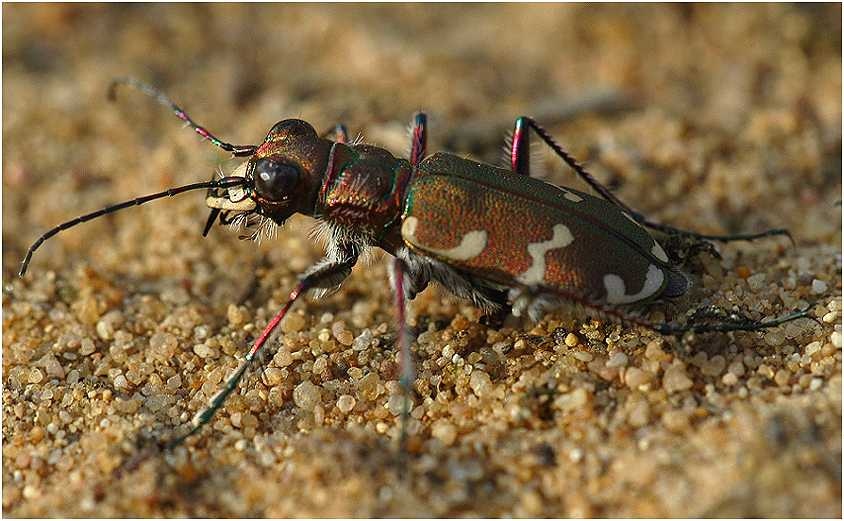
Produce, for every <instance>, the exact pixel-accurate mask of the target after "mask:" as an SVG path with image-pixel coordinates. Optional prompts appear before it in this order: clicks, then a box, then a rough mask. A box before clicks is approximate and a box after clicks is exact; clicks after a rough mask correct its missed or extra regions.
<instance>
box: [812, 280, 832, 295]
mask: <svg viewBox="0 0 844 521" xmlns="http://www.w3.org/2000/svg"><path fill="white" fill-rule="evenodd" d="M828 288H829V286H828V285H827V283H826V282H824V281H822V280H819V279H813V280H812V294H813V295H823V294H824V293H826V290H827V289H828Z"/></svg>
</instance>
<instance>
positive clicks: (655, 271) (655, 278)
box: [604, 264, 665, 304]
mask: <svg viewBox="0 0 844 521" xmlns="http://www.w3.org/2000/svg"><path fill="white" fill-rule="evenodd" d="M664 282H665V273H663V271H662V270H661V269H659V268H657V267H656V266H654V265H653V264H651V265H650V266H649V267H648V273H647V275H645V284H644V285H643V286H642V290H641V291H639V293H635V294H633V295H628V294H627V288H626V287H625V286H624V280H622V278H621V277H619V276H618V275H615V274H614V273H609V274H607V275H604V288H606V290H607V303H609V304H630V303H631V302H639V301H640V300H645V299H646V298H648V297H651V296H653V295H654V294H655V293H656V292H657V291H659V290H660V288H662V285H663V283H664Z"/></svg>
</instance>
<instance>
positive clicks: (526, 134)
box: [510, 116, 530, 175]
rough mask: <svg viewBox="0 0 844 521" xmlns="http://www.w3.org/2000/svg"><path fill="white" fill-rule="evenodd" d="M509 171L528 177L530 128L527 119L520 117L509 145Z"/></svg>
mask: <svg viewBox="0 0 844 521" xmlns="http://www.w3.org/2000/svg"><path fill="white" fill-rule="evenodd" d="M510 170H512V171H513V172H515V173H517V174H521V175H530V128H529V127H528V118H526V117H525V116H520V117H519V118H517V119H516V125H515V127H514V128H513V141H512V143H510Z"/></svg>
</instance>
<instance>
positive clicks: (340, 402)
mask: <svg viewBox="0 0 844 521" xmlns="http://www.w3.org/2000/svg"><path fill="white" fill-rule="evenodd" d="M355 403H356V402H355V397H354V396H351V395H348V394H344V395H342V396H340V398H338V399H337V408H338V409H340V411H341V412H343V413H349V412H350V411H351V410H352V409H354V408H355Z"/></svg>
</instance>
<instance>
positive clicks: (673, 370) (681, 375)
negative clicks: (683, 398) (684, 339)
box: [662, 363, 694, 394]
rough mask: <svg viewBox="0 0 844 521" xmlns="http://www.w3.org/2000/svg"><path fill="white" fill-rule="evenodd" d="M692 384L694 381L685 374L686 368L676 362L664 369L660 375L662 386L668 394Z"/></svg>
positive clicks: (685, 388) (682, 389)
mask: <svg viewBox="0 0 844 521" xmlns="http://www.w3.org/2000/svg"><path fill="white" fill-rule="evenodd" d="M693 385H694V382H692V380H691V379H690V378H689V377H688V376H686V368H685V367H683V366H682V365H681V364H678V363H675V364H674V365H672V366H671V367H669V368H668V369H666V370H665V375H663V377H662V387H663V389H665V390H666V392H668V393H669V394H670V393H675V392H679V391H685V390H687V389H691V388H692V386H693Z"/></svg>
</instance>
